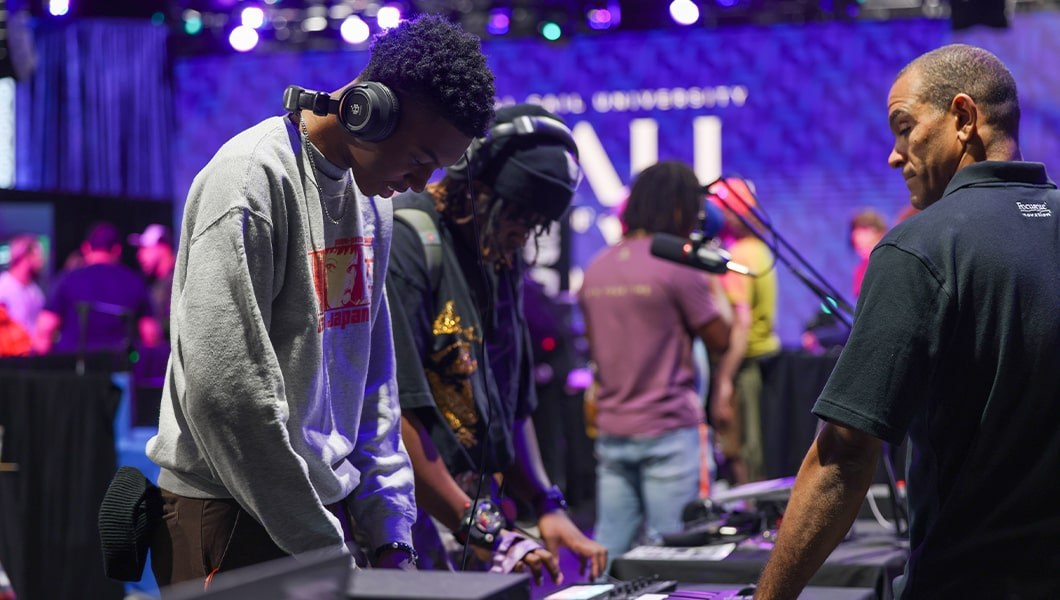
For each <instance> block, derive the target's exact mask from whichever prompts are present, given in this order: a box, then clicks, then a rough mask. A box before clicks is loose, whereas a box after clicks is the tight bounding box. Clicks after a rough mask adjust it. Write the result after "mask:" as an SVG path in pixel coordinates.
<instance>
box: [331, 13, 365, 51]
mask: <svg viewBox="0 0 1060 600" xmlns="http://www.w3.org/2000/svg"><path fill="white" fill-rule="evenodd" d="M339 31H340V32H341V33H342V39H344V40H346V41H347V42H349V43H350V44H363V43H365V42H366V41H368V36H370V35H371V34H372V31H371V29H369V28H368V23H365V22H364V20H363V19H361V18H360V17H358V16H357V15H350V16H348V17H346V19H345V20H344V21H343V22H342V27H340V28H339Z"/></svg>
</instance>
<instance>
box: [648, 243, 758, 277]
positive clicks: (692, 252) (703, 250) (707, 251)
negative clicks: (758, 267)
mask: <svg viewBox="0 0 1060 600" xmlns="http://www.w3.org/2000/svg"><path fill="white" fill-rule="evenodd" d="M651 254H652V256H657V257H659V258H662V259H664V260H668V261H671V262H675V263H680V264H682V265H687V266H689V267H693V268H696V269H699V270H701V271H707V272H710V273H724V272H726V271H732V272H734V273H739V274H741V275H748V276H751V277H754V276H755V275H754V273H751V270H750V269H748V268H747V267H745V266H743V265H741V264H740V263H734V262H732V261H731V260H729V253H728V252H726V251H724V250H722V249H720V248H708V247H706V246H704V245H703V243H702V242H695V241H692V240H686V239H684V238H680V237H677V236H676V235H670V234H668V233H656V234H655V235H653V236H652V238H651Z"/></svg>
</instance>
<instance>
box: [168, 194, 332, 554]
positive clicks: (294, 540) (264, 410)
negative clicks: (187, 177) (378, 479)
mask: <svg viewBox="0 0 1060 600" xmlns="http://www.w3.org/2000/svg"><path fill="white" fill-rule="evenodd" d="M192 236H193V237H192V239H191V245H190V249H189V253H188V259H187V276H186V280H185V284H184V287H183V290H182V293H181V297H180V298H179V300H178V301H179V302H180V303H181V305H182V310H183V311H184V314H185V315H187V318H186V319H184V320H183V323H182V325H181V328H180V331H179V338H178V340H177V345H176V346H175V347H174V348H173V352H175V353H178V352H179V353H180V354H179V356H180V362H181V363H183V365H184V376H185V380H186V384H185V386H184V389H183V390H182V393H180V394H179V395H178V396H177V401H178V402H179V403H180V407H181V409H182V410H181V411H180V412H181V414H182V415H183V416H184V418H185V419H186V420H187V423H186V427H184V429H185V430H186V431H188V432H189V433H190V435H191V436H192V437H193V438H194V441H195V445H196V446H197V448H198V449H199V451H200V453H201V456H202V460H203V461H204V462H205V463H206V465H205V466H206V467H207V468H208V469H209V471H210V473H211V475H212V477H213V478H214V479H215V480H218V481H220V482H222V483H223V485H224V487H225V489H227V490H228V492H229V493H231V494H232V496H233V497H234V498H235V500H236V501H238V502H239V504H240V506H242V507H243V508H245V509H246V510H247V511H249V512H250V513H251V514H252V515H253V516H254V518H255V519H257V520H258V521H259V522H260V523H261V524H262V525H263V526H264V527H265V529H266V530H267V531H268V532H269V535H270V536H271V537H272V539H273V541H275V542H276V544H277V545H278V546H279V547H280V548H281V549H282V550H283V551H285V552H288V553H291V554H296V553H300V552H305V551H308V550H314V549H334V550H335V551H336V552H342V551H344V550H345V546H344V544H343V537H342V533H341V527H340V525H339V522H338V520H337V519H336V518H335V517H334V515H332V514H331V513H330V511H328V510H327V509H326V508H325V507H324V506H323V504H322V503H321V501H320V498H319V497H318V496H317V494H316V492H315V491H314V489H313V486H312V485H311V483H310V480H309V476H308V471H307V468H306V463H305V461H304V460H303V459H302V458H301V457H299V456H298V455H297V454H296V453H295V451H294V450H293V449H292V446H291V441H290V439H289V437H288V432H287V428H286V423H287V420H288V416H289V411H288V404H287V400H286V397H285V391H284V379H283V375H282V373H281V370H280V366H279V363H278V361H277V356H276V353H275V351H274V349H273V346H272V344H271V343H270V339H269V330H270V323H271V319H272V315H271V304H272V298H273V296H274V289H273V288H274V264H273V260H274V248H273V230H272V225H271V223H270V221H269V220H268V218H267V217H265V216H264V215H262V214H259V213H257V212H255V211H253V210H252V209H249V208H242V207H237V208H231V209H228V210H227V211H226V212H224V213H222V214H220V215H218V216H217V217H216V218H215V219H214V220H213V221H211V222H209V223H202V224H198V226H196V228H195V231H193V232H192Z"/></svg>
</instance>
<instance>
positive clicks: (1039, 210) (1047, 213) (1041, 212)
mask: <svg viewBox="0 0 1060 600" xmlns="http://www.w3.org/2000/svg"><path fill="white" fill-rule="evenodd" d="M1016 207H1017V208H1019V209H1020V214H1022V215H1023V216H1025V217H1030V218H1033V217H1051V216H1053V211H1051V210H1049V207H1048V206H1047V205H1046V204H1045V203H1044V202H1042V203H1040V204H1036V203H1023V202H1017V203H1016Z"/></svg>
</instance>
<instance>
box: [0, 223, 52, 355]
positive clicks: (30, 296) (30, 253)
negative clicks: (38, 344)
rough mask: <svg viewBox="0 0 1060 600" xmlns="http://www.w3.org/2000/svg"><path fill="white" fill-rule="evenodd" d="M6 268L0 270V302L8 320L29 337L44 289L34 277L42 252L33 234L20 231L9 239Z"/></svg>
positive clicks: (35, 323)
mask: <svg viewBox="0 0 1060 600" xmlns="http://www.w3.org/2000/svg"><path fill="white" fill-rule="evenodd" d="M9 247H10V249H11V257H10V260H9V261H8V267H7V270H6V271H4V272H3V273H0V304H2V305H3V306H4V307H5V308H6V309H7V314H8V315H10V317H11V319H12V320H13V321H15V322H16V323H18V324H19V325H21V326H22V328H23V329H25V330H26V333H27V334H29V335H30V337H32V336H33V334H34V333H35V332H36V329H37V317H38V315H40V311H41V309H42V308H44V292H43V291H41V289H40V286H39V285H37V278H38V277H39V276H40V273H41V269H43V268H44V254H43V253H42V252H41V247H40V242H38V241H37V238H36V236H33V235H29V234H24V235H17V236H15V237H14V238H12V239H11V244H10V246H9Z"/></svg>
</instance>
